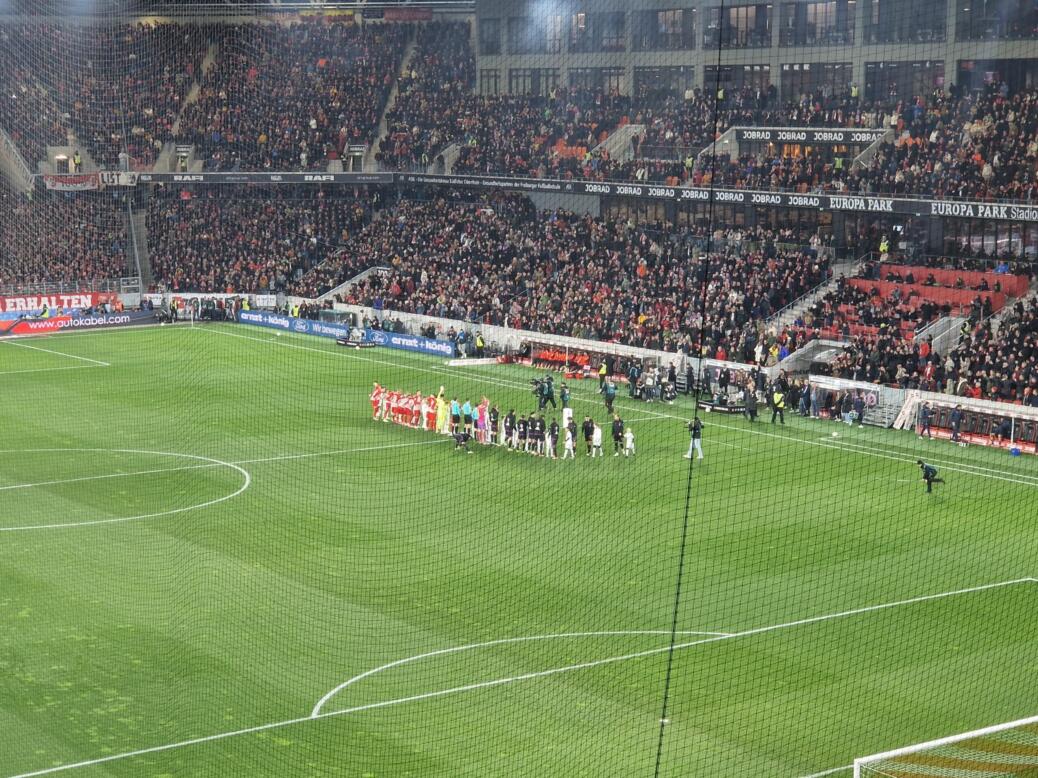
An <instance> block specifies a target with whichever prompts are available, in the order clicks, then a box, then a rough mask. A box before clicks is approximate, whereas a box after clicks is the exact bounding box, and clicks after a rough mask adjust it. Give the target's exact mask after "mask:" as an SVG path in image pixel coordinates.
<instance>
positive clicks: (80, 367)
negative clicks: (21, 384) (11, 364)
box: [0, 365, 104, 375]
mask: <svg viewBox="0 0 1038 778" xmlns="http://www.w3.org/2000/svg"><path fill="white" fill-rule="evenodd" d="M98 367H104V365H72V366H71V367H37V368H33V369H32V370H0V375H17V374H19V373H52V372H54V371H55V370H90V368H98Z"/></svg>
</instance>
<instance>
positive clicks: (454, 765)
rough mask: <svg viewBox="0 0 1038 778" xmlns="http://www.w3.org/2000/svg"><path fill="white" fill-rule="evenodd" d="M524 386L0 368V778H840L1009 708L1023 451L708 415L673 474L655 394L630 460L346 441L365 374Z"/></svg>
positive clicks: (261, 372) (474, 391)
mask: <svg viewBox="0 0 1038 778" xmlns="http://www.w3.org/2000/svg"><path fill="white" fill-rule="evenodd" d="M535 375H537V373H536V372H535V371H533V370H531V369H529V368H522V367H515V366H495V365H491V366H478V367H477V366H466V367H448V366H446V365H445V364H444V362H443V360H442V359H433V358H427V357H421V356H415V355H410V354H404V353H401V352H395V351H389V350H384V349H368V350H352V349H344V348H342V347H339V346H337V345H335V344H334V343H333V342H331V341H327V340H324V339H320V338H310V337H306V336H296V335H290V334H285V335H283V336H280V337H277V336H275V335H274V334H273V333H271V332H269V331H266V330H262V329H258V328H250V327H246V326H242V325H233V324H227V325H211V326H200V327H194V328H190V327H186V326H178V327H162V328H149V329H123V330H118V331H114V330H113V331H109V332H97V333H89V334H68V335H57V336H51V337H45V338H34V339H29V340H18V341H0V398H2V402H0V430H2V433H3V444H2V445H0V448H2V451H0V733H2V736H0V776H6V777H8V778H10V777H11V776H29V775H50V774H57V775H69V776H75V777H76V778H79V777H82V778H98V777H100V776H156V777H157V776H239V775H240V776H351V777H352V776H355V777H356V778H397V777H398V776H415V777H418V776H422V777H424V776H455V777H456V776H538V777H540V776H560V777H563V778H568V777H569V776H593V777H595V778H597V777H599V776H624V777H626V776H654V775H660V776H775V777H776V778H803V777H804V776H820V775H825V774H828V775H842V776H849V775H850V770H849V768H848V766H849V765H850V764H851V763H852V761H853V759H854V758H855V757H859V756H864V755H867V754H871V753H875V752H880V751H885V750H888V749H894V748H898V747H900V746H905V745H909V744H912V743H917V742H921V741H925V740H930V739H934V738H939V737H943V736H946V735H951V734H954V733H957V732H963V731H966V730H971V729H976V728H980V727H985V726H988V725H990V724H995V723H998V722H1003V721H1010V720H1013V719H1019V718H1023V717H1026V716H1031V715H1034V714H1036V713H1038V703H1036V695H1035V689H1036V688H1038V687H1036V684H1035V677H1034V659H1035V656H1036V649H1038V619H1036V618H1035V612H1036V611H1038V540H1036V534H1038V530H1036V526H1035V520H1036V510H1035V507H1036V505H1038V499H1036V498H1038V470H1036V467H1035V464H1036V460H1035V458H1033V457H1030V456H1023V457H1017V458H1012V457H1010V456H1009V455H1008V454H1007V453H1005V452H1004V451H989V450H985V449H981V448H969V449H962V448H958V447H953V446H952V445H950V444H949V443H946V442H938V441H922V440H917V439H916V438H915V436H912V435H909V434H908V433H903V432H893V431H886V430H879V429H870V428H866V429H859V428H857V427H853V428H851V427H847V426H845V425H838V424H835V423H830V422H821V421H812V420H805V419H799V418H796V417H794V416H793V414H787V418H786V424H785V425H778V424H776V425H771V424H769V423H768V419H769V415H768V414H765V416H764V419H763V420H762V421H758V422H757V423H756V424H755V425H752V426H751V425H750V424H749V423H748V422H747V421H745V420H744V419H742V418H739V417H729V416H718V415H716V414H706V415H704V416H703V418H704V421H705V423H706V428H705V430H704V450H705V454H706V458H705V459H704V460H703V461H702V462H691V463H690V462H689V460H686V459H684V458H683V454H684V453H685V450H686V448H687V447H688V433H687V432H686V429H685V423H686V422H687V420H688V418H689V416H690V414H691V408H692V406H691V402H690V400H689V399H688V398H680V399H679V400H678V402H677V403H676V404H674V405H672V406H671V405H666V404H663V405H660V404H649V405H647V404H643V403H640V402H634V401H631V400H629V399H627V398H626V396H624V394H623V390H621V399H620V400H619V402H618V406H617V407H618V409H619V411H620V412H621V415H622V416H623V417H624V418H625V420H626V421H627V423H628V425H629V426H630V427H631V428H632V429H633V430H634V431H635V434H636V441H637V450H638V453H637V455H636V456H635V457H634V458H631V459H626V458H624V457H622V456H621V457H613V456H612V453H613V452H612V449H613V447H612V442H611V441H608V440H607V441H606V456H605V457H604V458H600V459H589V458H587V457H586V456H584V452H583V441H580V442H579V443H578V452H577V458H576V460H575V461H565V462H563V461H548V460H546V459H542V458H535V457H531V456H527V455H524V454H517V453H511V452H508V451H506V450H503V449H500V448H490V447H483V446H479V445H473V450H474V452H475V453H474V454H473V455H472V456H465V455H462V454H460V453H455V452H454V450H453V448H454V446H453V442H452V441H451V440H449V439H448V438H445V437H443V436H437V435H435V434H432V433H429V432H424V431H418V430H412V429H405V428H402V427H399V426H397V425H395V424H387V423H380V422H373V421H371V418H370V417H371V408H370V404H369V402H368V393H369V391H370V389H371V385H372V382H373V381H378V382H380V383H381V384H383V385H384V386H387V387H389V388H391V389H401V390H407V391H412V392H413V391H416V390H422V391H423V393H425V394H429V393H435V392H436V390H437V389H438V388H439V387H440V386H441V385H442V386H444V387H445V389H446V393H447V395H448V397H452V396H457V397H458V398H459V399H461V400H464V399H466V398H468V399H471V400H473V401H474V402H476V401H478V400H479V398H480V397H481V396H483V395H486V396H487V397H489V398H490V400H491V401H492V402H493V403H495V404H497V405H498V407H500V408H501V409H502V413H504V412H505V411H507V410H508V409H509V408H515V409H516V410H517V411H522V412H529V411H531V410H533V409H534V408H535V400H534V398H533V396H532V394H531V392H530V387H529V383H528V382H529V379H530V378H532V377H534V376H535ZM571 384H572V385H573V386H574V399H573V408H574V410H575V415H576V419H577V421H578V424H579V422H580V420H581V419H582V418H583V415H584V414H585V413H591V414H592V415H593V416H594V418H595V419H596V420H597V421H598V423H599V424H600V425H602V427H603V429H604V430H607V415H606V413H605V409H604V407H603V404H602V402H601V401H600V399H599V396H598V395H597V393H596V391H595V390H596V389H597V384H595V383H593V382H591V381H587V382H580V381H575V382H571ZM551 415H552V412H551V410H550V409H549V412H548V416H549V421H550V418H551ZM833 431H837V432H838V433H839V435H838V437H833V436H832V432H833ZM607 437H608V431H607ZM919 457H923V458H925V459H927V461H932V462H934V463H935V464H936V465H937V466H938V467H939V468H940V474H941V476H942V477H943V478H945V480H946V481H947V483H945V484H938V485H937V486H935V493H934V494H932V495H928V494H926V491H925V486H924V484H922V483H921V482H920V480H919V471H918V468H917V467H916V466H915V460H916V459H917V458H919ZM686 504H687V506H688V510H687V512H686ZM686 517H687V521H686ZM683 543H684V548H685V554H684V559H683V566H682V575H681V587H680V592H678V591H677V586H676V584H677V581H678V577H679V560H680V558H681V553H680V552H681V549H682V545H683ZM676 602H677V603H678V606H677V618H676V620H675V603H676ZM672 629H673V630H675V631H674V635H673V641H672ZM672 644H673V645H672ZM668 673H669V685H668V683H667V679H668ZM665 688H668V689H669V693H668V694H667V697H666V709H665V713H664V689H665ZM664 717H665V718H664ZM661 719H663V721H662V722H661ZM657 760H658V764H657ZM934 774H936V773H934Z"/></svg>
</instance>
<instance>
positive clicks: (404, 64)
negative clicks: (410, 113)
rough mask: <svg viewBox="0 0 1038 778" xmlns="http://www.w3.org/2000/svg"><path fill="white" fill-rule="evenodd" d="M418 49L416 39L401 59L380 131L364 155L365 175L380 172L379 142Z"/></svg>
mask: <svg viewBox="0 0 1038 778" xmlns="http://www.w3.org/2000/svg"><path fill="white" fill-rule="evenodd" d="M417 49H418V41H417V39H416V38H412V39H411V41H410V42H409V43H408V44H407V48H406V49H404V56H403V57H401V58H400V70H399V72H398V73H397V77H396V78H395V79H393V86H392V87H391V88H390V90H389V97H388V98H387V99H386V107H385V108H383V109H382V116H381V117H380V118H379V121H378V129H377V130H376V131H375V141H374V142H373V143H372V144H371V145H369V146H368V150H367V152H366V153H365V154H364V168H363V169H364V172H365V173H375V172H378V163H377V162H375V154H377V153H378V144H379V141H381V140H382V138H384V137H386V132H387V131H388V130H389V123H388V122H387V121H386V115H387V114H388V113H389V112H390V111H391V110H393V108H394V107H395V106H396V98H397V95H399V94H400V79H401V78H402V77H403V76H404V74H405V73H410V72H411V62H412V61H414V54H415V51H416V50H417Z"/></svg>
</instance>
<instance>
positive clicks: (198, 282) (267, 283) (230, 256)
mask: <svg viewBox="0 0 1038 778" xmlns="http://www.w3.org/2000/svg"><path fill="white" fill-rule="evenodd" d="M369 207H370V205H369V204H367V203H366V202H364V201H361V200H358V199H355V198H353V197H352V196H345V197H344V196H342V195H339V194H336V196H332V195H331V194H329V195H327V196H326V195H325V193H323V192H322V193H319V194H318V196H316V197H314V196H313V193H312V192H306V191H299V190H294V189H288V188H282V189H277V188H275V189H271V190H250V189H242V190H239V191H238V192H236V193H235V194H234V195H233V196H228V192H226V191H216V190H202V191H201V192H200V193H198V194H196V195H187V194H185V193H180V192H169V193H166V194H164V195H161V196H157V197H154V198H153V199H152V200H151V201H150V203H149V204H148V213H147V226H148V242H149V254H150V260H151V268H152V273H153V274H154V277H155V281H156V283H158V284H161V285H163V286H164V287H165V288H167V289H168V290H170V291H180V292H270V291H281V290H284V289H286V288H287V286H288V285H289V283H290V282H291V281H292V280H294V279H295V278H297V277H299V276H301V275H302V274H303V273H305V272H306V271H307V270H309V269H310V268H311V267H313V266H315V265H316V264H318V263H320V262H322V261H323V260H325V259H326V258H327V257H328V256H330V255H333V254H334V253H335V252H336V251H338V250H339V249H340V246H341V245H342V244H343V243H344V242H345V241H346V240H348V239H349V237H350V235H351V233H352V232H354V231H355V230H357V229H359V227H360V226H361V225H362V224H363V223H364V222H365V220H366V219H367V218H368V210H367V209H368V208H369Z"/></svg>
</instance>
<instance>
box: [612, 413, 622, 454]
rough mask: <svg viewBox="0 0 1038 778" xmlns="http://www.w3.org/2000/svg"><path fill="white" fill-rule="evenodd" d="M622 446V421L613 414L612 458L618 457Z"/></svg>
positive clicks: (616, 414) (617, 415) (618, 415)
mask: <svg viewBox="0 0 1038 778" xmlns="http://www.w3.org/2000/svg"><path fill="white" fill-rule="evenodd" d="M623 446H624V420H623V419H621V418H620V414H618V413H614V414H613V456H614V457H618V456H620V450H621V449H623Z"/></svg>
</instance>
